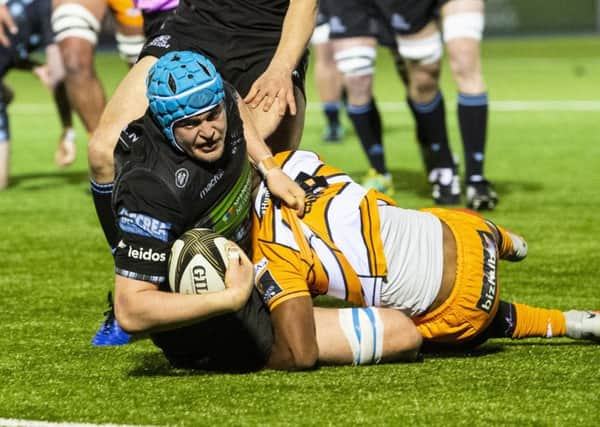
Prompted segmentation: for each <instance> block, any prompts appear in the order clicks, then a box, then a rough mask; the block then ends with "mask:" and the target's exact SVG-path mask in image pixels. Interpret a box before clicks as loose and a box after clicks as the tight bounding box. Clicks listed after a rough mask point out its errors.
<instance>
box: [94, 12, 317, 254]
mask: <svg viewBox="0 0 600 427" xmlns="http://www.w3.org/2000/svg"><path fill="white" fill-rule="evenodd" d="M316 9H317V7H316V0H302V1H294V2H290V1H289V0H251V1H240V0H224V1H220V0H219V1H217V0H208V1H205V0H185V1H181V2H180V3H179V6H178V8H177V10H176V11H175V13H174V14H173V15H171V16H169V17H168V18H167V20H166V21H165V23H164V26H163V27H162V30H161V31H160V32H159V33H156V34H154V37H151V38H150V39H149V40H148V41H147V42H146V45H145V47H144V49H143V52H142V54H141V55H140V57H141V59H140V60H139V62H138V63H137V64H135V65H134V67H133V68H132V69H131V70H130V71H129V73H128V74H127V75H126V76H125V78H124V79H123V80H122V82H121V83H120V85H119V87H118V88H117V90H116V91H115V93H114V94H113V96H112V98H111V100H110V101H109V102H108V104H107V106H106V108H105V110H104V112H103V114H102V117H101V118H100V123H99V125H98V128H97V129H96V130H95V131H94V134H93V135H92V138H91V140H90V144H89V146H88V159H89V166H90V177H91V180H90V181H91V187H92V196H93V198H94V206H95V208H96V212H97V214H98V217H99V218H100V220H101V224H102V228H103V231H104V234H105V236H106V239H107V241H108V243H109V245H110V246H111V248H113V249H114V247H115V245H116V243H117V242H116V229H115V227H114V220H113V219H110V218H109V217H110V216H111V212H112V211H111V194H112V191H113V180H114V161H113V149H114V146H115V144H116V141H117V140H118V136H119V133H120V131H121V129H122V128H123V127H124V126H125V125H126V124H127V123H129V122H130V121H132V120H134V119H136V118H138V117H140V116H141V115H142V114H143V113H144V111H145V109H146V106H147V100H146V98H145V96H144V93H145V90H146V88H145V85H144V80H145V78H146V75H147V72H148V70H149V68H150V67H151V66H152V64H154V63H155V62H156V61H157V58H158V57H160V56H162V55H164V54H166V53H167V52H169V51H173V50H191V51H195V52H200V53H202V54H204V55H205V56H207V57H208V58H209V59H211V60H212V61H214V63H215V65H216V66H217V69H219V71H220V73H221V74H222V75H223V77H224V79H225V80H227V81H228V82H230V83H232V84H233V86H234V87H235V88H236V90H237V91H238V93H240V94H241V95H242V96H245V99H244V100H245V102H246V103H247V104H248V105H249V106H250V109H249V115H250V116H251V119H252V121H253V122H254V124H255V126H256V129H257V131H258V134H259V136H260V137H261V138H262V139H265V140H266V141H267V143H268V144H269V145H270V147H271V148H272V150H273V152H277V151H281V150H282V149H286V148H291V147H296V146H297V145H298V144H299V141H300V137H301V133H302V128H303V125H304V110H305V104H306V101H305V99H304V94H303V82H304V71H305V65H306V64H305V60H304V57H305V51H306V45H307V43H308V40H309V38H310V35H311V33H312V29H313V27H314V22H315V17H316ZM106 218H109V219H110V220H108V221H107V220H105V219H106Z"/></svg>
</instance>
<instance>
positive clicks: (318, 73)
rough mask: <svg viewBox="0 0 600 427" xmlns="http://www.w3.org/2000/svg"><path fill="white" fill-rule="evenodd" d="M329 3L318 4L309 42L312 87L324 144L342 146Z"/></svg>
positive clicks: (340, 81)
mask: <svg viewBox="0 0 600 427" xmlns="http://www.w3.org/2000/svg"><path fill="white" fill-rule="evenodd" d="M328 1H329V0H321V1H320V2H319V13H318V15H317V25H316V26H315V31H314V32H313V35H312V37H311V39H310V43H311V45H312V51H313V53H314V64H315V66H314V69H315V84H316V85H317V91H318V92H319V99H320V101H321V106H322V108H323V113H324V115H325V119H326V120H327V124H326V127H325V132H324V133H323V141H324V142H341V140H342V139H343V137H344V128H343V127H342V124H341V122H340V109H341V106H342V97H343V89H344V81H343V76H342V74H341V73H340V72H339V70H338V69H337V66H336V63H335V59H334V55H333V43H332V42H331V40H330V39H329V10H328V8H327V3H328Z"/></svg>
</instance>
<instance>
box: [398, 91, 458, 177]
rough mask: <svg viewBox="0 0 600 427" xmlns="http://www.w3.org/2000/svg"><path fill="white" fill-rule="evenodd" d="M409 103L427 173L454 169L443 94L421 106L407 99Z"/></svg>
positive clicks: (439, 93) (438, 94)
mask: <svg viewBox="0 0 600 427" xmlns="http://www.w3.org/2000/svg"><path fill="white" fill-rule="evenodd" d="M407 103H408V106H409V107H410V111H411V112H412V114H413V117H414V119H415V123H416V127H417V140H418V141H419V144H420V146H421V147H420V148H421V152H422V154H423V160H424V162H425V166H426V168H427V172H431V169H433V168H453V167H454V160H453V159H452V153H451V152H450V147H449V145H448V131H447V130H446V107H445V105H444V97H443V96H442V93H441V92H438V93H437V94H436V95H435V97H434V98H433V100H431V101H430V102H428V103H426V104H420V103H418V102H415V101H413V100H412V99H410V98H407Z"/></svg>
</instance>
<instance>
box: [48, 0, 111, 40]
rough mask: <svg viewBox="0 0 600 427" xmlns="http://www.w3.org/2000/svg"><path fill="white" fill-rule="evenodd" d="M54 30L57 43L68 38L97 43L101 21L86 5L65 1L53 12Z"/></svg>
mask: <svg viewBox="0 0 600 427" xmlns="http://www.w3.org/2000/svg"><path fill="white" fill-rule="evenodd" d="M51 22H52V31H53V32H54V34H55V38H54V40H55V41H56V42H57V43H60V42H62V41H63V40H65V39H67V38H78V39H83V40H86V41H87V42H88V43H91V44H92V45H95V44H96V43H97V41H98V33H99V31H100V22H99V21H98V19H97V18H96V17H95V16H94V15H93V14H92V13H91V12H90V11H89V10H88V9H86V8H85V7H83V6H82V5H79V4H76V3H63V4H61V5H59V6H58V7H57V8H56V9H54V11H53V12H52V18H51Z"/></svg>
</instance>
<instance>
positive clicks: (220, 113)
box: [173, 102, 227, 162]
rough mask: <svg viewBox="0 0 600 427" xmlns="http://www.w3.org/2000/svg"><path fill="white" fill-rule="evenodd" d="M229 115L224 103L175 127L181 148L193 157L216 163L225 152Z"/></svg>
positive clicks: (174, 133)
mask: <svg viewBox="0 0 600 427" xmlns="http://www.w3.org/2000/svg"><path fill="white" fill-rule="evenodd" d="M226 133H227V115H226V114H225V108H224V106H223V102H221V103H220V104H219V105H218V106H217V107H215V108H213V109H212V110H210V111H207V112H205V113H202V114H198V115H197V116H193V117H188V118H187V119H183V120H181V121H179V122H177V123H176V124H175V126H173V135H174V136H175V140H176V141H177V143H178V144H179V146H180V147H181V148H182V149H183V150H184V151H185V152H186V153H187V154H188V155H189V156H191V157H193V158H195V159H198V160H201V161H203V162H215V161H217V160H219V159H220V158H221V156H222V155H223V151H224V150H225V134H226Z"/></svg>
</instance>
